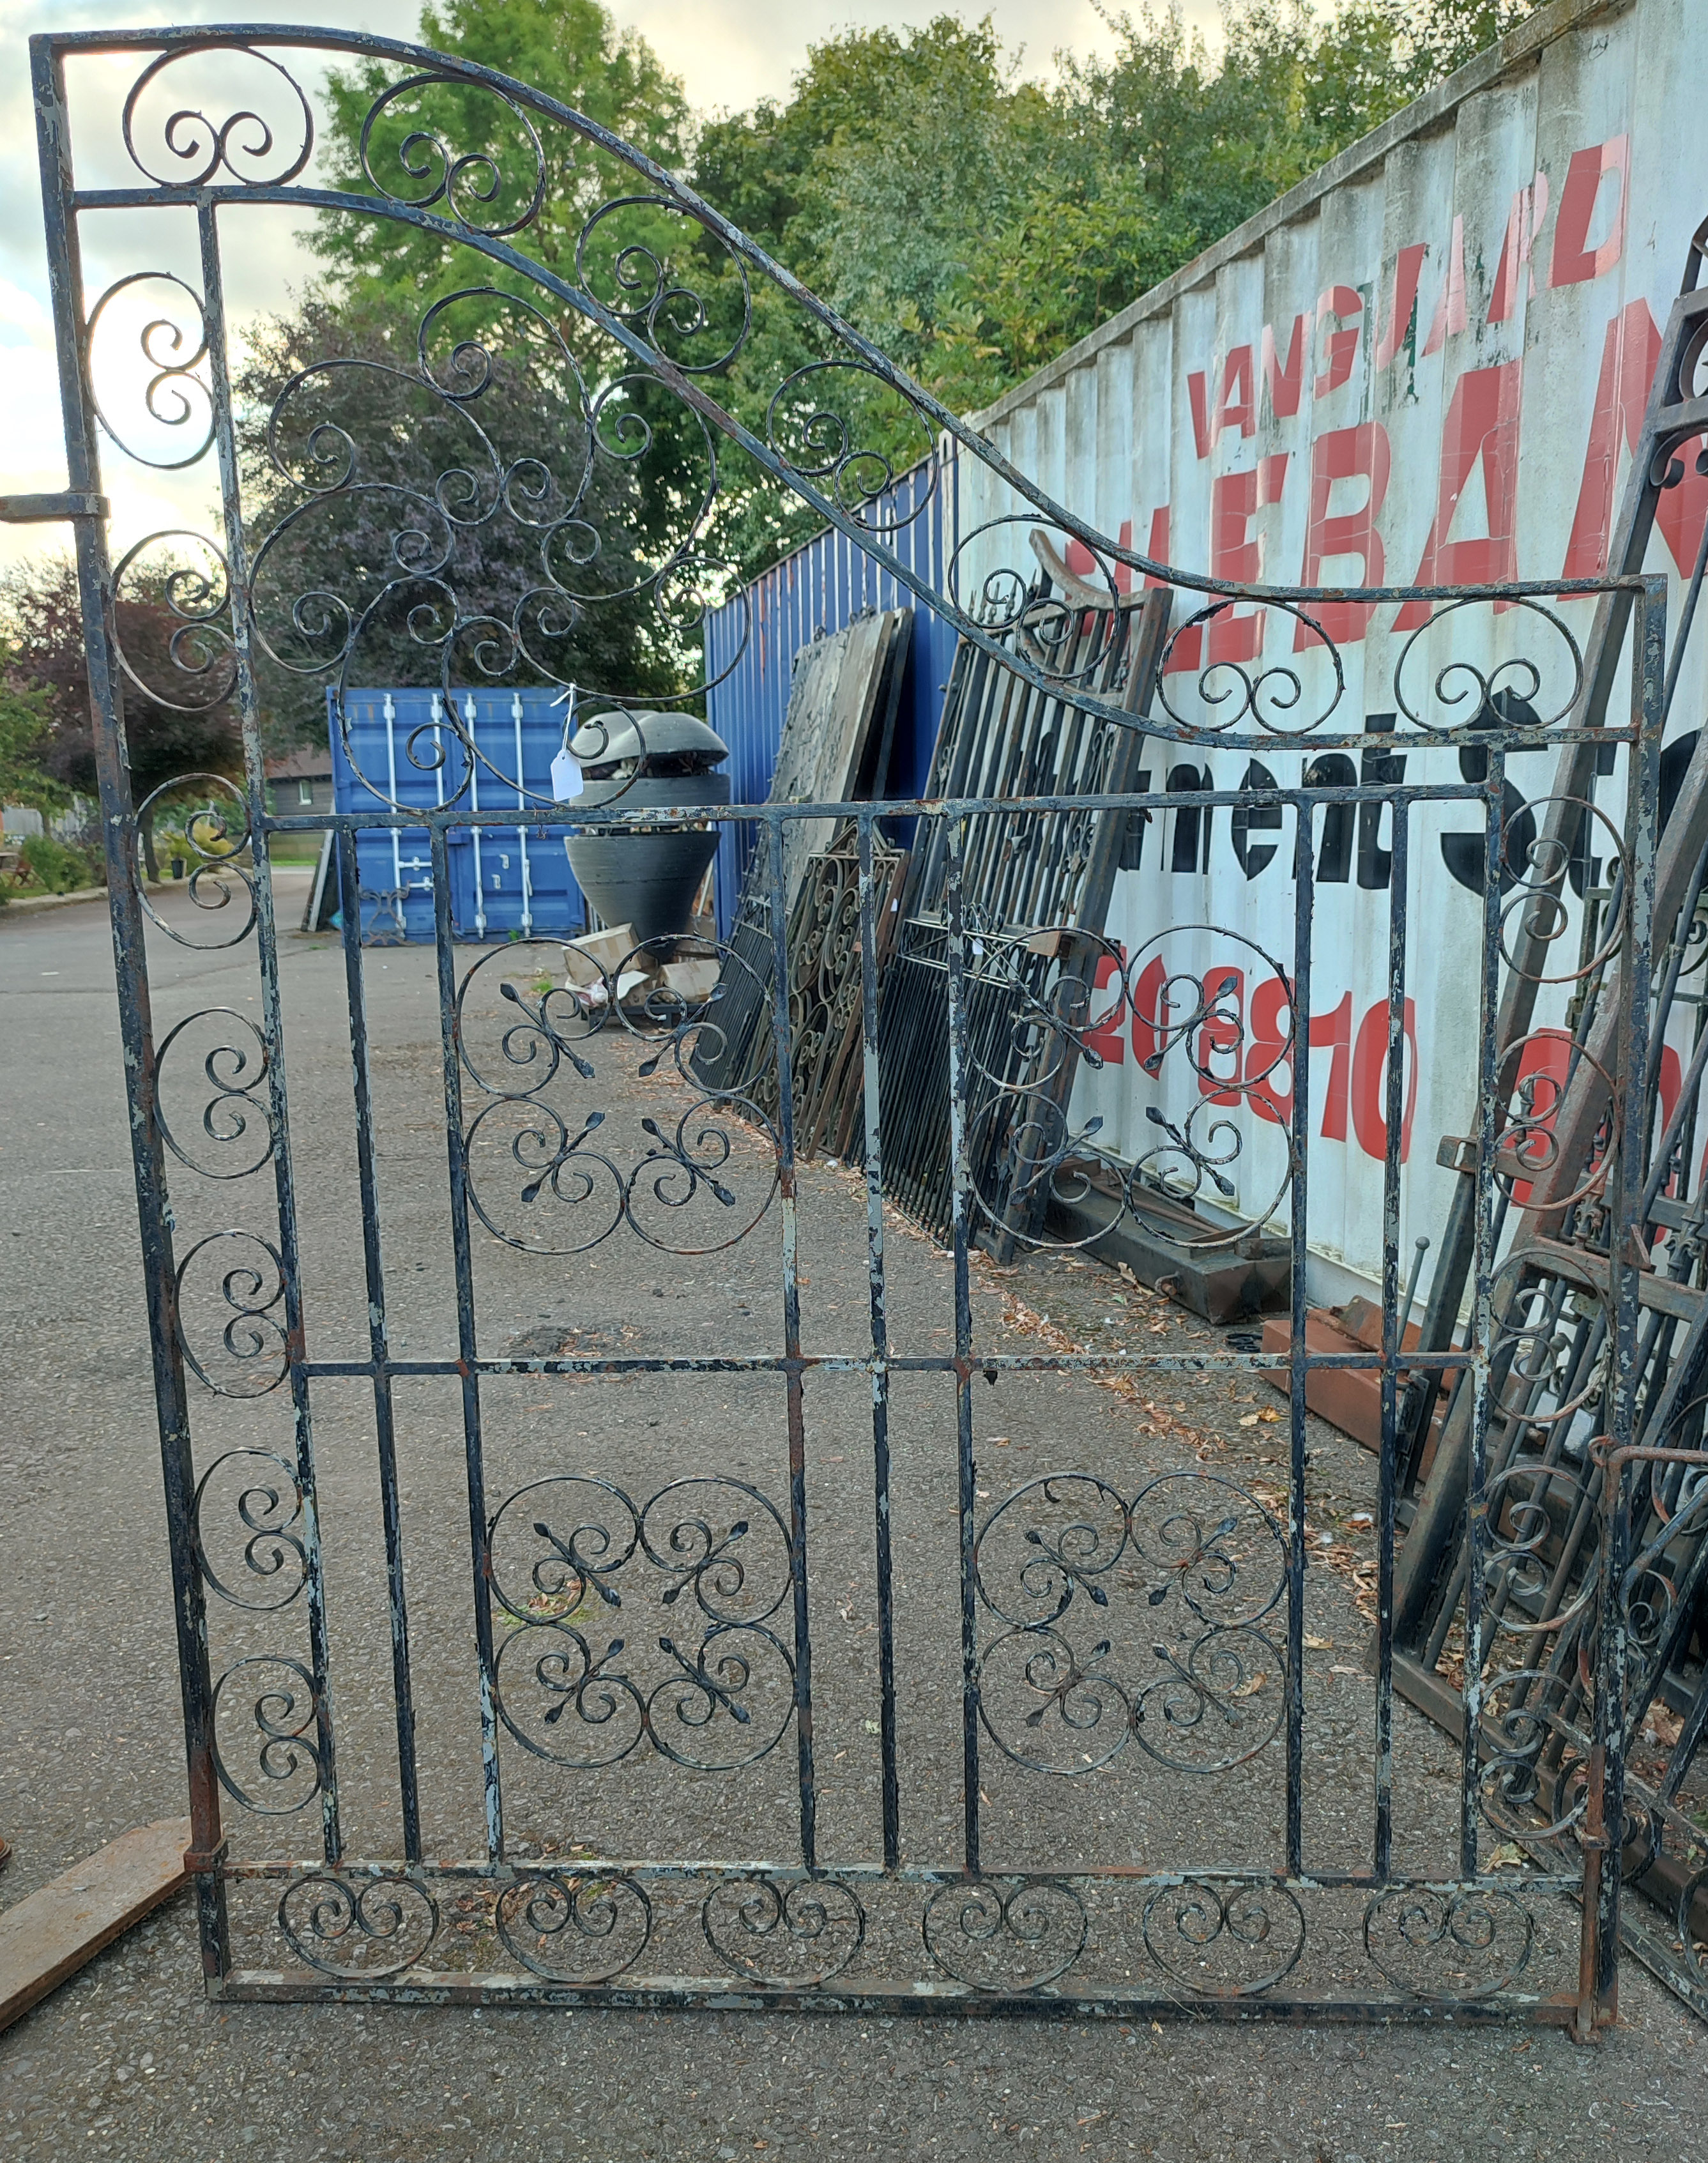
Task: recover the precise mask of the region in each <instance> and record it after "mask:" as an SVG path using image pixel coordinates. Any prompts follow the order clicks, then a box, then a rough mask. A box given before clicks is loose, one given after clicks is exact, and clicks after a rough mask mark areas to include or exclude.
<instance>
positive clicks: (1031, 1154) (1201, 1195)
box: [968, 924, 1297, 1253]
mask: <svg viewBox="0 0 1708 2163" xmlns="http://www.w3.org/2000/svg"><path fill="white" fill-rule="evenodd" d="M1212 938H1213V939H1214V940H1215V941H1216V943H1217V945H1218V947H1219V948H1220V949H1221V950H1222V954H1221V956H1220V958H1218V960H1217V961H1213V962H1209V963H1206V962H1203V961H1192V962H1190V963H1189V962H1187V961H1184V960H1183V959H1176V956H1182V954H1183V953H1184V954H1187V955H1190V954H1194V953H1195V952H1196V951H1197V949H1198V948H1199V947H1200V946H1201V945H1202V944H1204V943H1208V940H1210V939H1212ZM968 953H969V957H970V959H969V965H968V977H969V984H970V995H971V996H972V997H973V998H977V999H988V1000H989V1001H990V1002H992V1003H993V1004H1000V1006H1001V1008H1002V1011H1003V1015H1004V1017H1005V1019H1004V1024H1003V1027H1002V1028H1001V1029H996V1030H994V1031H989V1030H988V1031H984V1032H982V1033H981V1034H979V1035H978V1037H977V1040H976V1041H975V1043H974V1044H973V1045H972V1066H973V1070H974V1072H975V1075H976V1077H977V1092H978V1097H979V1102H978V1106H977V1110H976V1112H975V1113H974V1114H973V1118H972V1122H971V1129H970V1137H969V1139H970V1147H969V1156H970V1158H971V1160H972V1163H973V1164H974V1165H975V1166H976V1167H977V1170H976V1171H975V1177H974V1186H973V1197H974V1200H975V1202H976V1203H977V1207H978V1208H979V1209H980V1211H981V1212H982V1214H983V1215H984V1217H985V1218H987V1219H988V1220H989V1221H990V1222H992V1223H998V1224H1001V1225H1003V1227H1004V1228H1006V1229H1008V1230H1009V1231H1011V1232H1013V1233H1014V1235H1015V1236H1016V1237H1017V1238H1019V1239H1022V1240H1024V1242H1025V1243H1026V1244H1030V1245H1048V1246H1051V1247H1055V1246H1071V1245H1076V1244H1077V1245H1080V1246H1084V1245H1086V1244H1089V1243H1090V1242H1091V1241H1092V1240H1093V1239H1098V1238H1099V1237H1101V1236H1102V1235H1103V1232H1104V1231H1105V1229H1106V1228H1107V1226H1106V1225H1105V1223H1104V1222H1103V1217H1102V1214H1101V1213H1100V1212H1092V1213H1091V1214H1090V1215H1089V1217H1088V1219H1087V1228H1085V1229H1083V1230H1082V1231H1081V1232H1080V1233H1078V1234H1077V1237H1076V1236H1075V1235H1074V1234H1072V1233H1066V1232H1063V1231H1061V1230H1060V1229H1058V1228H1056V1217H1055V1215H1054V1213H1053V1212H1056V1211H1057V1210H1058V1209H1060V1208H1061V1207H1068V1208H1077V1207H1079V1206H1080V1205H1082V1204H1083V1203H1084V1202H1087V1200H1088V1199H1090V1198H1092V1197H1096V1196H1098V1195H1101V1196H1103V1197H1105V1199H1106V1200H1107V1201H1108V1202H1113V1204H1114V1206H1115V1210H1116V1212H1117V1216H1118V1218H1119V1216H1120V1215H1130V1216H1131V1217H1132V1218H1133V1219H1134V1222H1135V1223H1138V1224H1140V1226H1142V1227H1144V1228H1146V1229H1149V1230H1151V1231H1155V1232H1159V1233H1161V1234H1162V1235H1163V1236H1164V1237H1166V1238H1167V1239H1170V1240H1171V1241H1172V1242H1174V1243H1176V1244H1181V1245H1184V1246H1187V1247H1189V1248H1191V1249H1193V1250H1194V1251H1202V1252H1206V1253H1208V1252H1213V1251H1214V1250H1217V1249H1224V1248H1230V1247H1233V1246H1235V1245H1237V1244H1238V1243H1239V1241H1241V1240H1242V1239H1249V1238H1250V1234H1251V1228H1252V1226H1253V1224H1254V1223H1257V1224H1262V1223H1265V1222H1266V1221H1269V1220H1271V1219H1272V1218H1275V1217H1276V1216H1277V1215H1278V1214H1279V1213H1280V1212H1281V1211H1282V1210H1283V1209H1284V1207H1285V1206H1286V1195H1287V1191H1288V1189H1289V1187H1290V1186H1291V1183H1292V1178H1293V1171H1294V1165H1293V1144H1292V1138H1291V1132H1290V1129H1289V1118H1290V1113H1291V1098H1292V1071H1293V1067H1294V1063H1295V1060H1296V1055H1297V1021H1296V1018H1295V1015H1294V1013H1293V1005H1292V987H1291V982H1290V981H1289V980H1288V978H1287V977H1286V974H1285V973H1284V972H1283V971H1282V969H1281V965H1280V963H1279V962H1277V961H1276V960H1274V958H1273V957H1272V956H1270V955H1269V954H1268V953H1266V952H1265V951H1264V949H1263V948H1262V947H1260V946H1259V945H1256V944H1255V942H1254V941H1253V940H1250V939H1247V938H1245V937H1244V936H1243V935H1241V934H1239V933H1237V932H1227V931H1223V930H1219V929H1218V927H1216V926H1214V925H1210V924H1176V925H1173V926H1171V928H1170V930H1167V931H1166V932H1158V933H1156V934H1155V935H1152V936H1151V937H1150V939H1148V940H1145V942H1144V943H1143V944H1142V945H1140V946H1139V947H1138V948H1137V949H1136V950H1135V951H1134V952H1133V953H1131V954H1130V955H1129V954H1126V953H1124V951H1122V950H1121V949H1120V948H1119V947H1117V946H1116V945H1114V944H1113V942H1112V941H1110V940H1104V939H1092V938H1089V937H1087V936H1086V935H1082V934H1079V933H1076V932H1074V931H1072V930H1071V929H1069V928H1068V927H1066V926H1057V927H1051V928H1049V929H1046V930H1042V931H1027V932H1025V933H1023V934H1021V933H1000V932H995V931H991V930H978V931H976V932H975V933H974V934H973V935H972V937H971V938H970V939H969V941H968ZM1129 1038H1130V1040H1131V1043H1132V1045H1133V1048H1134V1052H1135V1053H1136V1055H1137V1058H1138V1065H1139V1068H1140V1072H1141V1073H1142V1074H1143V1075H1144V1076H1145V1080H1146V1082H1148V1083H1150V1084H1151V1085H1154V1087H1155V1089H1156V1091H1157V1093H1158V1096H1159V1097H1160V1101H1154V1102H1150V1103H1148V1104H1147V1105H1146V1106H1145V1131H1146V1133H1147V1134H1148V1136H1149V1139H1146V1140H1145V1141H1144V1142H1142V1143H1141V1144H1140V1146H1139V1147H1138V1148H1137V1149H1136V1150H1134V1153H1133V1155H1132V1158H1131V1160H1130V1161H1129V1162H1127V1163H1121V1162H1119V1161H1118V1160H1116V1159H1115V1158H1113V1156H1111V1155H1108V1154H1106V1153H1105V1151H1104V1150H1103V1146H1102V1144H1100V1142H1099V1140H1098V1136H1099V1134H1101V1132H1102V1129H1103V1118H1102V1116H1101V1115H1100V1114H1098V1113H1093V1114H1092V1115H1091V1116H1090V1117H1089V1118H1086V1119H1084V1121H1083V1122H1082V1123H1080V1124H1077V1125H1076V1124H1075V1123H1074V1121H1073V1120H1072V1118H1071V1116H1070V1112H1069V1108H1068V1104H1067V1102H1066V1092H1065V1091H1064V1089H1063V1088H1062V1087H1061V1082H1062V1081H1063V1080H1064V1079H1065V1077H1066V1076H1067V1075H1068V1074H1069V1073H1070V1072H1071V1071H1074V1070H1075V1067H1076V1066H1077V1070H1078V1071H1080V1072H1081V1073H1083V1072H1085V1071H1087V1070H1088V1071H1091V1072H1093V1073H1094V1072H1096V1071H1098V1069H1100V1068H1101V1067H1102V1066H1103V1064H1104V1053H1105V1051H1106V1050H1108V1047H1109V1046H1110V1045H1114V1044H1117V1043H1118V1042H1119V1043H1123V1044H1124V1042H1125V1040H1128V1039H1129ZM1240 1114H1245V1115H1248V1116H1246V1117H1244V1118H1241V1117H1240V1116H1239V1115H1240ZM1265 1129H1267V1130H1269V1132H1268V1134H1267V1135H1266V1136H1265ZM1259 1137H1265V1139H1264V1140H1263V1141H1262V1142H1260V1141H1259V1140H1258V1138H1259ZM1265 1150H1267V1152H1268V1153H1269V1155H1277V1156H1278V1157H1279V1165H1278V1166H1277V1167H1276V1168H1275V1169H1273V1170H1264V1171H1262V1172H1261V1185H1260V1187H1258V1188H1257V1189H1256V1190H1254V1189H1253V1187H1252V1185H1251V1178H1250V1171H1251V1169H1252V1167H1253V1166H1254V1165H1258V1164H1259V1163H1260V1162H1266V1159H1265V1157H1264V1155H1263V1152H1264V1151H1265ZM1242 1181H1243V1182H1244V1183H1243V1185H1242Z"/></svg>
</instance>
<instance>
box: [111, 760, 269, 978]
mask: <svg viewBox="0 0 1708 2163" xmlns="http://www.w3.org/2000/svg"><path fill="white" fill-rule="evenodd" d="M191 789H193V790H195V791H196V793H197V794H205V799H206V800H205V801H204V802H203V803H202V804H201V805H200V806H199V807H198V808H197V809H195V810H194V811H192V812H191V814H190V815H189V816H188V817H187V818H186V820H185V824H184V841H185V846H186V848H187V849H188V850H189V851H190V854H191V864H190V876H189V877H188V878H187V879H186V881H185V891H186V893H187V894H188V896H189V898H190V902H191V906H192V907H193V908H194V909H196V910H198V911H205V912H207V914H209V915H215V916H216V919H217V911H219V910H222V909H231V908H233V906H235V908H236V909H237V912H238V913H237V915H236V917H235V919H233V921H232V922H231V923H229V924H225V923H223V922H221V921H219V920H216V921H215V922H214V923H213V924H211V925H210V926H209V927H208V930H209V934H210V935H209V936H207V938H198V937H196V935H195V934H196V931H197V930H199V929H200V928H201V924H200V920H199V918H194V917H192V918H191V928H190V929H189V930H181V929H180V927H179V926H178V925H176V924H173V923H172V922H171V921H170V919H167V918H166V917H165V916H163V915H162V914H160V911H159V909H156V908H155V905H154V903H153V901H152V899H151V898H150V897H149V890H148V886H147V882H145V881H144V880H143V879H141V878H139V879H138V881H137V892H138V894H139V898H140V899H141V902H142V905H143V909H144V912H145V913H146V914H147V916H148V919H149V923H150V924H153V925H154V926H155V929H156V930H160V931H164V932H165V935H166V936H167V938H169V939H170V940H173V941H174V942H175V944H176V945H180V946H188V947H191V948H193V949H195V950H196V951H201V952H217V951H220V950H221V949H223V948H226V947H230V946H240V945H242V944H243V942H244V940H245V939H247V938H248V937H249V934H250V932H251V931H253V930H254V928H255V880H254V872H253V870H252V869H251V868H250V867H249V866H248V865H246V864H244V863H241V862H238V856H239V853H240V852H241V851H245V850H248V849H249V847H250V846H251V843H252V838H253V836H252V830H251V824H250V814H249V798H248V797H247V796H246V795H245V794H244V791H243V790H242V789H241V788H238V785H237V783H235V782H234V781H229V780H228V779H227V778H226V777H225V776H224V775H223V774H218V773H186V774H183V775H181V776H180V777H179V778H177V779H176V780H174V781H168V782H163V783H161V784H160V787H159V788H156V789H155V790H154V791H153V792H152V793H150V794H149V795H148V796H146V797H144V799H143V801H142V802H141V804H139V805H138V807H137V809H136V812H135V814H134V820H135V823H136V824H137V825H138V826H139V827H140V825H141V823H142V821H143V820H145V819H147V818H148V817H149V814H151V813H153V812H154V811H155V809H156V808H157V807H158V806H160V805H161V804H165V803H168V802H170V801H171V800H172V799H176V798H181V797H182V796H184V795H185V794H186V792H188V791H190V790H191Z"/></svg>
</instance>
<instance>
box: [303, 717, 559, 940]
mask: <svg viewBox="0 0 1708 2163" xmlns="http://www.w3.org/2000/svg"><path fill="white" fill-rule="evenodd" d="M453 696H454V697H455V699H456V702H457V712H458V717H459V719H460V720H461V723H462V726H463V728H464V730H465V731H467V732H468V733H469V735H471V736H472V737H473V739H474V746H475V749H476V751H477V752H479V757H477V758H476V759H475V760H474V762H473V763H474V773H473V776H472V778H470V780H469V788H468V790H467V792H466V793H465V795H464V798H463V799H462V800H463V801H464V802H465V803H466V804H468V805H469V809H471V810H479V811H502V810H508V809H510V808H511V806H512V805H514V806H515V807H516V809H518V810H523V809H525V807H526V806H527V804H528V798H527V796H525V795H524V793H523V791H524V790H529V791H532V792H533V795H534V798H535V799H536V800H535V808H536V809H537V799H539V798H540V797H544V798H545V799H548V801H549V800H550V798H551V794H552V772H551V768H552V761H553V757H555V756H556V755H557V752H558V749H559V747H560V746H562V743H563V694H562V693H561V692H558V691H553V690H552V689H549V688H548V689H528V690H525V691H518V690H511V689H498V690H493V689H485V690H479V691H458V692H456V693H454V694H453ZM345 711H346V714H347V715H348V720H349V749H348V752H347V751H346V749H345V746H344V743H343V739H342V737H341V736H340V734H339V731H338V724H337V721H336V720H335V719H334V718H333V715H332V710H331V694H330V693H328V694H327V715H328V723H329V727H330V731H331V737H332V755H333V809H334V810H338V811H358V812H359V811H369V810H383V809H386V808H387V806H386V803H385V798H386V797H387V796H389V797H390V798H391V799H393V800H394V801H396V803H399V804H404V805H406V806H410V805H414V804H421V805H422V807H423V808H425V807H426V806H427V805H429V804H443V803H444V802H445V801H446V799H448V798H449V797H453V796H455V795H456V793H457V791H458V788H459V787H460V785H461V784H462V783H463V780H464V776H465V774H467V772H468V767H469V759H468V754H467V753H466V752H465V751H464V748H463V746H462V744H461V743H460V742H459V741H458V738H457V737H456V736H454V735H453V733H452V732H451V731H449V730H448V729H445V728H443V726H442V723H443V699H442V698H441V696H440V694H439V693H438V692H437V691H425V690H390V691H385V690H373V691H364V690H358V691H351V692H349V693H348V694H346V698H345ZM364 776H365V777H366V778H365V779H364ZM518 781H519V782H520V783H521V788H518V787H517V785H516V784H517V783H518ZM370 783H371V784H372V785H371V786H369V784H370ZM382 791H383V792H384V793H383V794H382V793H381V792H382ZM448 838H449V844H450V851H449V853H450V872H451V922H452V924H453V927H454V929H455V930H456V933H457V935H458V938H459V939H506V938H508V937H510V936H511V934H512V933H519V934H521V935H523V936H527V935H529V934H531V933H534V932H543V933H549V934H553V935H556V934H563V933H567V934H570V935H574V934H576V933H579V932H581V931H584V930H585V929H586V928H587V924H588V914H587V904H586V903H585V902H584V899H583V898H582V893H581V889H580V888H579V886H578V885H577V884H576V883H575V880H574V876H573V874H572V873H571V872H570V869H569V859H568V856H567V855H566V854H565V853H564V849H563V835H562V833H561V832H557V833H553V832H546V833H542V832H540V831H539V830H537V828H536V829H531V828H530V827H529V826H528V825H527V823H526V821H525V820H518V822H517V824H516V826H515V827H514V828H513V829H512V828H511V827H508V826H496V827H495V826H485V827H479V828H471V827H467V826H465V827H463V828H461V829H458V828H455V827H453V829H452V830H451V833H450V835H449V837H448ZM356 864H357V876H358V877H359V880H360V882H361V884H362V886H363V888H364V889H365V890H366V891H367V892H369V893H398V892H400V891H401V893H403V895H404V900H403V903H402V917H403V922H404V927H405V930H406V933H407V935H408V936H409V937H410V938H411V939H431V938H432V935H433V885H432V860H431V856H430V854H429V851H428V846H427V829H426V828H425V827H424V826H423V827H410V826H406V827H403V828H401V829H396V828H394V829H393V830H390V832H384V831H371V832H364V833H362V834H361V835H359V837H358V841H357V849H356Z"/></svg>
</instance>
